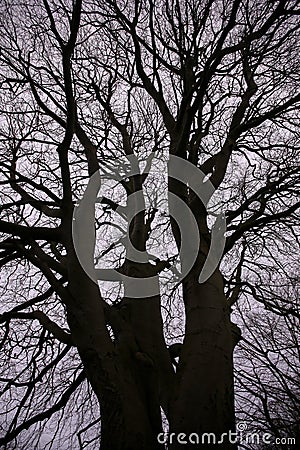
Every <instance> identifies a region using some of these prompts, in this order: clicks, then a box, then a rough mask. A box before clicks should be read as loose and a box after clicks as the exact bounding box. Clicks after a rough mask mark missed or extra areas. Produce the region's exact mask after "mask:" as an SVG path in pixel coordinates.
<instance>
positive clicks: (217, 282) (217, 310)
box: [170, 272, 235, 449]
mask: <svg viewBox="0 0 300 450" xmlns="http://www.w3.org/2000/svg"><path fill="white" fill-rule="evenodd" d="M184 300H185V305H186V335H185V340H184V345H183V348H182V354H181V358H180V364H179V367H178V372H177V375H176V387H175V391H174V397H173V402H172V407H171V418H170V432H171V433H172V432H173V433H175V437H173V442H174V443H173V444H172V445H171V448H172V449H179V448H182V444H178V442H177V439H176V436H177V435H178V434H179V433H185V434H186V435H187V436H189V435H190V434H191V433H197V435H198V436H199V440H200V446H201V442H202V437H203V439H204V443H203V447H204V448H206V446H207V444H208V439H210V442H211V443H213V441H214V437H213V436H210V438H209V437H208V436H203V433H214V435H215V436H216V440H219V439H221V436H222V434H223V433H228V432H229V431H231V432H234V430H235V427H234V397H233V362H232V355H233V347H234V345H233V338H232V333H231V326H230V319H229V311H228V307H227V304H226V299H225V297H224V294H223V282H222V277H221V275H220V273H218V272H215V273H214V274H213V275H212V276H211V277H210V279H209V280H208V281H207V282H205V283H204V284H199V283H198V281H197V277H196V276H194V277H192V276H190V277H189V279H188V280H187V281H186V282H185V283H184ZM193 439H195V436H194V437H193ZM223 441H224V443H223V444H219V445H218V447H219V448H235V446H234V445H233V444H230V443H229V442H228V436H225V435H223ZM185 448H195V445H194V444H187V445H185Z"/></svg>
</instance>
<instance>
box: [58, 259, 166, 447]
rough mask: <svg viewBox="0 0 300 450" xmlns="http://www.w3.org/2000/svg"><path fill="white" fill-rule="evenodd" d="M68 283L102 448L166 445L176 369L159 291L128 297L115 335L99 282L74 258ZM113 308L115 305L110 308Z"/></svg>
mask: <svg viewBox="0 0 300 450" xmlns="http://www.w3.org/2000/svg"><path fill="white" fill-rule="evenodd" d="M70 269H71V270H72V275H71V276H70V283H69V285H68V291H69V294H70V295H69V297H70V298H69V300H68V302H67V303H68V304H67V305H66V306H67V317H68V323H69V326H70V330H71V335H72V338H73V341H74V343H75V345H76V347H77V349H78V352H79V355H80V357H81V360H82V363H83V365H84V368H85V372H86V375H87V379H88V381H89V382H90V384H91V387H92V389H93V391H94V393H95V394H96V396H97V398H98V400H99V404H100V413H101V450H108V449H109V450H153V449H162V448H164V447H163V446H162V445H161V444H159V442H158V440H157V435H158V434H159V433H161V431H162V422H161V412H160V406H161V404H164V405H165V408H167V406H168V392H169V391H170V383H171V381H172V377H174V371H173V369H172V364H171V360H170V356H169V353H168V350H167V348H166V345H165V342H164V338H163V332H162V320H161V315H160V300H159V296H157V297H152V298H148V299H139V298H138V299H130V298H124V299H123V301H122V302H121V304H120V305H119V307H118V308H112V311H113V314H115V315H116V317H117V322H115V323H116V328H115V330H114V331H115V332H116V333H115V339H114V340H112V339H111V337H110V336H109V333H108V330H107V327H106V320H107V317H106V316H105V303H104V302H103V300H102V298H101V294H100V292H99V289H98V286H97V285H96V284H95V283H94V282H93V281H92V280H90V279H89V277H87V275H86V274H85V272H84V271H83V270H82V268H81V267H80V266H79V264H78V261H77V259H76V258H74V260H73V264H72V267H71V268H70ZM110 309H111V308H110Z"/></svg>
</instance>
